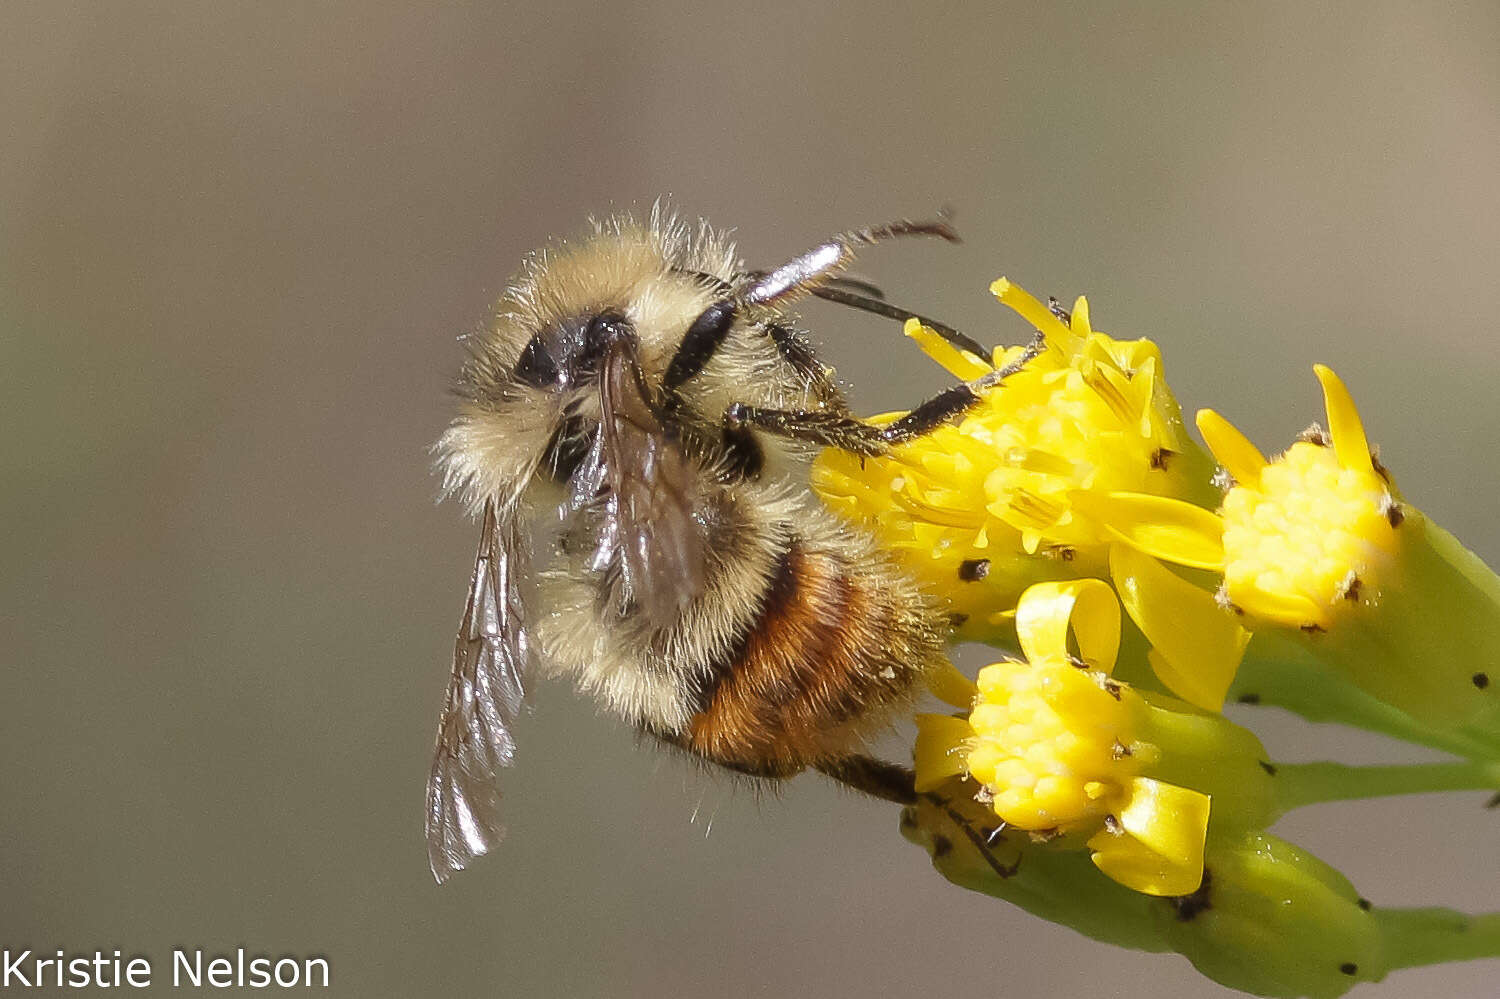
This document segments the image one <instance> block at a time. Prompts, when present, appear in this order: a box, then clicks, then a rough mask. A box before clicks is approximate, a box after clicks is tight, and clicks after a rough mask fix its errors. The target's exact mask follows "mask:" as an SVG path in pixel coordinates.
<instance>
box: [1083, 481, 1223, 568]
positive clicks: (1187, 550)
mask: <svg viewBox="0 0 1500 999" xmlns="http://www.w3.org/2000/svg"><path fill="white" fill-rule="evenodd" d="M1068 498H1069V500H1071V501H1072V504H1073V508H1074V509H1076V510H1079V511H1081V512H1083V513H1084V514H1086V515H1087V516H1089V517H1091V518H1093V519H1094V520H1097V521H1099V522H1100V523H1101V524H1102V525H1103V526H1104V528H1105V529H1106V530H1108V531H1109V532H1110V534H1112V535H1114V536H1115V537H1117V538H1119V539H1120V540H1121V541H1123V542H1125V543H1126V544H1127V545H1130V546H1131V547H1132V548H1138V549H1140V550H1141V551H1143V552H1145V553H1146V554H1147V555H1155V556H1156V557H1157V558H1161V559H1165V560H1167V561H1168V562H1175V563H1177V564H1178V565H1186V566H1191V567H1192V568H1195V569H1215V570H1220V571H1222V570H1223V568H1224V522H1223V521H1222V520H1220V519H1219V516H1218V515H1217V514H1215V513H1211V512H1210V511H1208V510H1205V509H1203V508H1202V507H1201V506H1194V505H1193V504H1191V503H1186V502H1184V501H1182V500H1176V499H1171V498H1169V497H1166V496H1153V495H1151V494H1149V493H1125V492H1115V493H1108V494H1106V495H1104V496H1098V495H1094V494H1091V493H1087V492H1084V491H1083V490H1077V491H1074V492H1072V493H1070V494H1069V495H1068Z"/></svg>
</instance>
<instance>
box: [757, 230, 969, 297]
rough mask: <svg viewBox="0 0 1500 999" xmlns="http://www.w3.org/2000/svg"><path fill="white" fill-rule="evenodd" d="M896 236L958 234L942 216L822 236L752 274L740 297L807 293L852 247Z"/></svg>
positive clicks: (842, 263) (952, 237)
mask: <svg viewBox="0 0 1500 999" xmlns="http://www.w3.org/2000/svg"><path fill="white" fill-rule="evenodd" d="M897 236H937V237H939V238H941V239H946V240H947V241H948V242H950V243H956V242H958V234H957V233H955V232H954V231H953V227H952V226H950V225H949V224H948V220H947V219H946V218H938V219H935V220H934V221H931V222H913V221H911V220H910V219H901V220H899V221H896V222H887V223H886V224H884V225H872V226H865V227H864V228H862V229H851V230H849V231H848V232H841V233H839V234H838V235H837V236H834V237H832V238H830V239H828V240H825V241H824V242H823V243H821V244H819V245H818V246H815V247H813V248H812V249H811V250H808V251H807V252H806V253H804V254H802V255H801V256H798V257H794V258H792V259H791V260H788V261H787V262H786V263H784V264H782V265H781V266H780V267H777V268H775V269H773V270H770V271H765V272H763V273H760V274H757V275H755V276H754V280H753V282H752V283H751V285H750V286H749V287H748V288H746V289H745V291H744V293H743V294H742V295H741V300H742V301H744V302H746V303H747V304H749V305H770V304H771V303H773V302H781V301H785V300H787V299H792V298H798V297H800V296H802V295H805V294H808V293H810V292H812V291H814V290H815V289H816V288H818V287H819V286H820V285H823V284H824V283H826V282H827V281H828V280H829V279H830V278H832V277H834V276H835V275H836V274H837V273H838V272H839V271H841V270H843V269H844V268H845V267H846V266H848V264H849V262H850V261H851V260H853V259H854V253H855V248H856V247H859V246H870V245H872V244H875V243H879V242H883V241H884V240H887V239H894V238H895V237H897Z"/></svg>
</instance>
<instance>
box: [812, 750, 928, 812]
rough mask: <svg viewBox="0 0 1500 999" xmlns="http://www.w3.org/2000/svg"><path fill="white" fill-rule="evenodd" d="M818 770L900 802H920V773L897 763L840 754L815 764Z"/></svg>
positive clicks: (878, 795) (848, 783)
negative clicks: (918, 783) (918, 788)
mask: <svg viewBox="0 0 1500 999" xmlns="http://www.w3.org/2000/svg"><path fill="white" fill-rule="evenodd" d="M816 768H817V770H818V772H819V773H821V774H823V775H825V776H827V777H832V778H833V779H834V780H836V781H838V782H839V783H840V784H843V785H844V786H845V787H852V788H853V789H854V790H856V791H860V792H862V793H864V794H868V795H870V796H871V797H872V798H880V799H881V800H883V801H893V802H895V803H896V804H898V805H915V804H916V803H917V788H916V779H917V775H916V774H915V773H913V772H912V771H911V770H910V769H908V768H906V767H903V766H899V765H897V764H895V763H887V762H885V761H884V760H877V759H875V758H874V757H872V756H840V757H838V758H836V759H832V760H826V761H824V762H822V763H818V764H816Z"/></svg>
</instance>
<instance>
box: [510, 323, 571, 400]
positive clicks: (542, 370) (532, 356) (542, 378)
mask: <svg viewBox="0 0 1500 999" xmlns="http://www.w3.org/2000/svg"><path fill="white" fill-rule="evenodd" d="M516 377H517V378H518V379H520V380H521V381H522V382H525V383H526V384H527V385H531V386H533V387H534V388H554V387H556V386H557V385H560V384H562V369H561V368H559V367H558V366H557V359H556V358H554V357H553V356H552V352H551V351H549V350H548V349H547V344H546V342H545V341H544V340H543V335H542V334H541V333H538V334H536V335H535V336H533V337H532V338H531V339H530V340H528V341H526V348H525V349H524V350H522V351H521V357H520V359H519V360H517V361H516Z"/></svg>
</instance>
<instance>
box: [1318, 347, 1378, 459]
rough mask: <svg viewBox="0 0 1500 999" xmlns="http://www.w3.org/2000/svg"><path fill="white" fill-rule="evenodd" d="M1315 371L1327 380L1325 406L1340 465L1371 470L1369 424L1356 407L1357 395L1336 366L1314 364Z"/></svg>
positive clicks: (1330, 434)
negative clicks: (1348, 387) (1364, 420)
mask: <svg viewBox="0 0 1500 999" xmlns="http://www.w3.org/2000/svg"><path fill="white" fill-rule="evenodd" d="M1313 372H1314V373H1315V374H1316V375H1317V376H1318V381H1320V382H1322V383H1323V408H1324V409H1325V410H1327V412H1328V434H1329V436H1330V437H1332V438H1333V451H1334V453H1335V454H1336V455H1338V458H1339V464H1340V465H1343V466H1344V467H1345V468H1347V469H1349V470H1351V471H1355V472H1371V471H1373V470H1374V464H1373V463H1372V462H1371V461H1370V442H1369V441H1368V440H1367V439H1366V438H1365V425H1364V423H1363V422H1361V421H1360V418H1359V410H1357V409H1355V408H1354V397H1353V396H1351V395H1350V394H1349V390H1348V389H1347V388H1345V387H1344V383H1343V381H1342V380H1341V379H1340V378H1339V376H1338V375H1336V374H1334V373H1333V369H1331V368H1328V367H1326V366H1324V365H1322V364H1314V365H1313Z"/></svg>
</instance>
